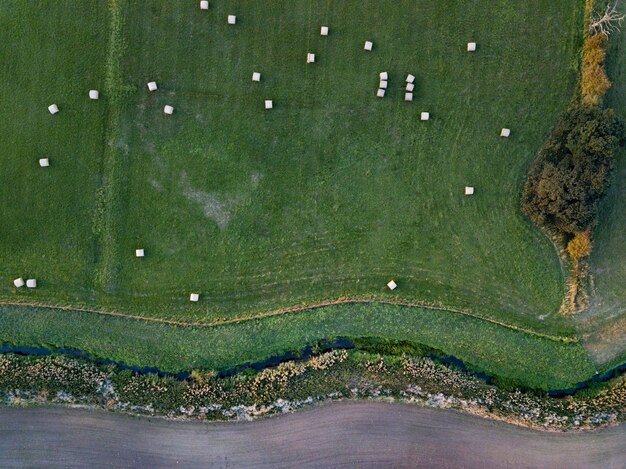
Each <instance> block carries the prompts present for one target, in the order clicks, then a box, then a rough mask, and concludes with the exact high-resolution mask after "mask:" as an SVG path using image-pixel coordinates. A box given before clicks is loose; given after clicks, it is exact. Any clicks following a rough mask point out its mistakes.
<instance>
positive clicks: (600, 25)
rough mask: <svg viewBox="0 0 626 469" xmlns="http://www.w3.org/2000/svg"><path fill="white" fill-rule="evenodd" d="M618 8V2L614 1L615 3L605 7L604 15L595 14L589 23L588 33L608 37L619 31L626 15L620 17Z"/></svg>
mask: <svg viewBox="0 0 626 469" xmlns="http://www.w3.org/2000/svg"><path fill="white" fill-rule="evenodd" d="M618 6H619V0H615V3H613V4H611V3H609V4H608V5H607V6H606V9H605V10H604V13H595V14H594V15H593V16H592V17H591V21H590V23H589V32H590V33H591V34H604V35H605V36H606V37H609V34H611V33H614V32H617V31H619V30H620V27H621V26H622V21H624V18H625V17H626V15H624V14H621V15H620V11H619V9H618Z"/></svg>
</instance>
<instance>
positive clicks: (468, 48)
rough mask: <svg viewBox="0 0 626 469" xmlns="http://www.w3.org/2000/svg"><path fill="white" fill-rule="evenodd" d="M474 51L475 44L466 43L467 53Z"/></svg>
mask: <svg viewBox="0 0 626 469" xmlns="http://www.w3.org/2000/svg"><path fill="white" fill-rule="evenodd" d="M475 51H476V43H475V42H468V43H467V52H475Z"/></svg>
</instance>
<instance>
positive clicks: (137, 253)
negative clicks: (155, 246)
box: [135, 249, 146, 257]
mask: <svg viewBox="0 0 626 469" xmlns="http://www.w3.org/2000/svg"><path fill="white" fill-rule="evenodd" d="M145 255H146V253H145V252H144V250H143V249H135V256H136V257H144V256H145Z"/></svg>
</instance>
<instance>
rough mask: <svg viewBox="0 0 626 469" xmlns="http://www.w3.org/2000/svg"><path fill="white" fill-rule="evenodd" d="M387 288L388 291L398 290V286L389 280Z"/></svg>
mask: <svg viewBox="0 0 626 469" xmlns="http://www.w3.org/2000/svg"><path fill="white" fill-rule="evenodd" d="M387 288H389V290H395V289H396V288H398V284H397V283H396V282H394V281H393V280H390V281H389V283H388V284H387Z"/></svg>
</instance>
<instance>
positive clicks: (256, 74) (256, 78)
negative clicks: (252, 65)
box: [252, 72, 261, 81]
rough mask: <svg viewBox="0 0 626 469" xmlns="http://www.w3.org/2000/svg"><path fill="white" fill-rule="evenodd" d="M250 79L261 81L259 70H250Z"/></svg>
mask: <svg viewBox="0 0 626 469" xmlns="http://www.w3.org/2000/svg"><path fill="white" fill-rule="evenodd" d="M252 81H261V74H260V73H259V72H252Z"/></svg>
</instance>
